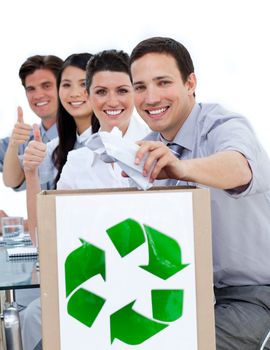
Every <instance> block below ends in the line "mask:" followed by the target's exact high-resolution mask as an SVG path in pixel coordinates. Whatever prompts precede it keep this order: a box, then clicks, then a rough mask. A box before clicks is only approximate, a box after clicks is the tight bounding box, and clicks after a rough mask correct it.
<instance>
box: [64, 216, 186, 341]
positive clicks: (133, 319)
mask: <svg viewBox="0 0 270 350" xmlns="http://www.w3.org/2000/svg"><path fill="white" fill-rule="evenodd" d="M106 232H107V234H108V236H109V238H110V240H111V242H112V243H113V245H114V247H115V248H116V250H117V251H118V253H119V255H120V256H121V257H122V258H124V257H125V256H127V255H128V254H130V253H132V252H133V251H134V250H136V249H137V248H138V247H140V246H141V245H142V244H144V243H147V245H148V253H149V261H148V265H142V266H139V267H140V268H141V269H143V270H145V271H147V272H148V273H151V274H152V275H154V276H156V277H158V278H161V279H163V280H167V279H169V278H170V277H172V276H173V275H175V274H176V273H178V272H180V271H181V270H183V269H184V268H185V267H187V266H188V265H189V264H184V263H182V252H181V247H180V246H179V244H178V242H177V241H176V240H175V239H173V238H172V237H169V236H168V235H166V234H164V233H162V232H160V231H158V230H156V229H154V228H152V227H150V226H148V225H145V224H144V225H141V224H140V223H138V222H137V221H136V220H134V219H131V218H128V219H126V220H124V221H121V222H119V223H117V224H116V225H114V226H112V227H110V228H108V229H107V230H106ZM80 241H81V243H82V245H81V246H80V247H79V248H77V249H75V250H74V251H72V252H71V253H70V254H69V255H68V257H67V258H66V261H65V280H66V297H69V300H68V303H67V311H68V314H69V315H70V316H72V317H74V318H75V319H76V320H78V321H79V322H80V323H82V324H84V325H85V326H87V327H89V328H90V327H91V326H92V325H93V324H94V322H95V320H96V318H97V317H98V315H99V313H100V311H101V309H102V307H103V305H104V304H105V302H106V299H104V298H102V297H101V296H99V295H97V294H94V293H92V292H91V291H88V290H86V289H84V288H81V287H80V285H81V284H82V283H84V282H86V281H87V280H89V279H91V278H92V277H94V276H95V275H99V274H100V275H101V276H102V278H103V279H104V281H106V261H105V252H104V251H103V250H102V249H100V248H99V247H96V246H95V245H93V244H91V243H89V242H87V241H85V240H83V239H80ZM135 302H136V300H133V301H132V302H131V303H129V304H127V305H125V306H124V307H122V308H120V309H119V310H116V311H115V312H114V313H113V314H111V316H110V329H111V343H113V342H114V340H115V339H118V340H120V341H122V342H124V343H126V344H129V345H138V344H141V343H143V342H145V341H146V340H148V339H150V338H151V337H153V336H154V335H155V334H157V333H159V332H161V331H162V330H164V329H165V328H166V327H168V326H169V323H170V322H174V321H176V320H177V319H179V318H180V317H181V316H182V313H183V303H184V291H183V290H181V289H154V290H151V303H152V316H151V318H149V317H146V316H144V315H142V314H140V313H139V312H137V311H135V310H134V309H133V306H134V304H135ZM130 330H132V332H131V331H130Z"/></svg>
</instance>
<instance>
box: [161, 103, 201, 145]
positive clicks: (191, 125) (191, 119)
mask: <svg viewBox="0 0 270 350" xmlns="http://www.w3.org/2000/svg"><path fill="white" fill-rule="evenodd" d="M200 110H201V107H200V105H199V104H198V103H195V105H194V106H193V108H192V110H191V112H190V114H189V116H188V117H187V119H186V121H185V122H184V124H183V125H182V127H181V129H180V130H179V131H178V133H177V134H176V136H175V138H174V139H173V141H172V142H175V143H177V144H178V145H180V146H182V147H184V148H186V149H188V150H190V151H192V149H193V145H194V138H195V132H194V131H195V129H196V128H195V126H196V121H197V118H198V115H199V113H200ZM167 142H168V141H167Z"/></svg>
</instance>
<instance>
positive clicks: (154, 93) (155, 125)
mask: <svg viewBox="0 0 270 350" xmlns="http://www.w3.org/2000/svg"><path fill="white" fill-rule="evenodd" d="M131 74H132V78H133V86H134V91H135V106H136V109H137V111H138V113H139V114H140V116H141V117H142V118H143V119H144V121H145V122H146V123H147V124H148V125H149V127H150V128H151V129H152V130H153V131H157V132H160V133H161V134H162V136H163V137H164V138H165V139H167V140H172V139H173V138H174V137H175V135H176V134H177V132H178V130H179V129H180V128H181V126H182V125H183V123H184V121H185V120H186V118H187V117H188V115H189V113H190V112H191V110H192V107H193V106H194V103H195V98H194V96H193V93H194V90H195V87H196V77H195V74H194V73H191V74H190V76H189V77H188V79H187V81H186V82H183V80H182V76H181V74H180V71H179V69H178V66H177V64H176V61H175V59H174V57H172V56H171V55H167V54H161V53H148V54H146V55H144V56H142V57H141V58H139V59H137V60H135V61H134V62H133V63H132V65H131Z"/></svg>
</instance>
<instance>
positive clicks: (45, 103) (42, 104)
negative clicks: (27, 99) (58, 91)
mask: <svg viewBox="0 0 270 350" xmlns="http://www.w3.org/2000/svg"><path fill="white" fill-rule="evenodd" d="M47 104H48V102H47V101H45V102H38V103H36V106H38V107H42V106H45V105H47Z"/></svg>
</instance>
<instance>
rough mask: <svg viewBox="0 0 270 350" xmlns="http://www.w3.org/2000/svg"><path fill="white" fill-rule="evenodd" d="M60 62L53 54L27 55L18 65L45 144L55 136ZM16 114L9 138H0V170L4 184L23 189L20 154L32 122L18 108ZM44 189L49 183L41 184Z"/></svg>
mask: <svg viewBox="0 0 270 350" xmlns="http://www.w3.org/2000/svg"><path fill="white" fill-rule="evenodd" d="M62 63H63V61H62V60H61V59H60V58H59V57H57V56H53V55H48V56H40V55H36V56H32V57H29V58H28V59H27V60H26V61H25V62H24V63H23V64H22V66H21V68H20V70H19V76H20V79H21V82H22V85H23V86H24V88H25V92H26V97H27V99H28V103H29V106H30V108H31V109H32V111H33V112H34V113H35V114H36V115H37V116H38V117H39V118H40V119H41V124H40V134H41V139H42V141H43V142H44V143H47V142H49V141H51V140H52V139H53V138H55V137H56V136H57V128H56V124H55V123H56V116H57V108H58V95H57V86H56V79H57V75H58V72H59V70H60V68H61V67H62ZM17 113H18V117H17V122H16V124H15V125H14V128H13V131H12V134H11V137H7V138H5V139H2V140H0V171H3V180H4V183H5V185H6V186H8V187H12V188H13V189H16V190H22V189H25V185H24V173H23V171H22V168H21V156H22V155H23V153H24V150H25V148H26V146H27V144H28V143H29V142H30V141H31V140H33V139H34V136H33V130H32V127H31V125H29V124H27V123H26V122H25V121H24V116H23V110H22V108H21V107H18V109H17ZM44 186H45V188H46V189H48V188H51V184H50V183H48V184H45V185H44Z"/></svg>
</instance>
